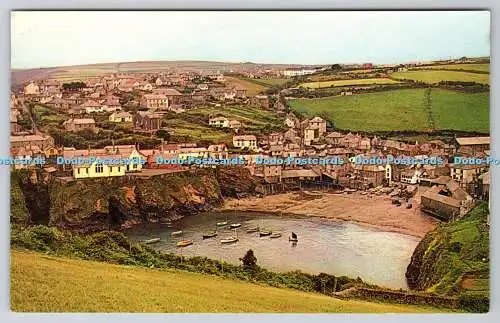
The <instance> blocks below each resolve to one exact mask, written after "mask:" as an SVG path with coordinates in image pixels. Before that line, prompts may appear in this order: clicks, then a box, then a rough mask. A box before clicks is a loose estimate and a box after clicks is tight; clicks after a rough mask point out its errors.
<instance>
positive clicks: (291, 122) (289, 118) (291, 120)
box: [284, 113, 300, 128]
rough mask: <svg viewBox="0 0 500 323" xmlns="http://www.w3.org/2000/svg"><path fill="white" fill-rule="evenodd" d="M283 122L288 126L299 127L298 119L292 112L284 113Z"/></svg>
mask: <svg viewBox="0 0 500 323" xmlns="http://www.w3.org/2000/svg"><path fill="white" fill-rule="evenodd" d="M284 123H285V125H286V126H287V127H288V128H299V127H300V121H299V119H298V118H297V117H296V116H295V115H294V114H293V113H288V114H287V115H286V117H285V121H284Z"/></svg>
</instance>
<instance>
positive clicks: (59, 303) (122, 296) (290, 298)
mask: <svg viewBox="0 0 500 323" xmlns="http://www.w3.org/2000/svg"><path fill="white" fill-rule="evenodd" d="M10 264H11V267H10V274H11V275H10V279H11V280H10V287H11V295H10V301H11V304H10V305H11V310H12V311H15V312H134V313H138V312H155V313H217V312H226V313H228V312H229V313H231V312H232V313H234V312H247V313H252V312H254V313H255V312H267V313H272V312H279V313H284V312H288V313H311V312H333V313H335V312H341V313H353V312H358V313H368V312H374V313H394V312H421V313H422V312H438V310H437V309H434V308H431V307H421V306H412V305H393V304H383V303H370V302H367V301H358V300H339V299H335V298H331V297H328V296H323V295H318V294H313V293H305V292H299V291H296V290H291V289H284V288H281V289H279V288H274V287H267V286H261V285H257V284H251V283H246V282H242V281H234V280H229V279H222V278H218V277H214V276H209V275H203V274H197V273H189V272H184V271H177V270H157V269H146V268H139V267H133V266H119V265H111V264H107V263H99V262H93V261H84V260H73V259H68V258H57V257H52V256H47V255H42V254H37V253H32V252H22V251H17V250H12V251H11V257H10Z"/></svg>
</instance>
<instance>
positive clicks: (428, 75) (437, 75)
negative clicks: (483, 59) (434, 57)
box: [392, 70, 490, 84]
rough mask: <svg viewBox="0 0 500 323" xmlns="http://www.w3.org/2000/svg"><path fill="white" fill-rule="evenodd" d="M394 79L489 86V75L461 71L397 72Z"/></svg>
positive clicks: (393, 75)
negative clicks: (460, 82)
mask: <svg viewBox="0 0 500 323" xmlns="http://www.w3.org/2000/svg"><path fill="white" fill-rule="evenodd" d="M392 77H393V78H395V79H399V80H413V81H420V82H424V83H429V84H435V83H439V82H441V81H462V82H476V83H481V84H489V82H490V80H489V77H490V76H489V74H479V73H467V72H460V71H451V70H450V71H432V70H420V71H407V72H395V73H393V74H392Z"/></svg>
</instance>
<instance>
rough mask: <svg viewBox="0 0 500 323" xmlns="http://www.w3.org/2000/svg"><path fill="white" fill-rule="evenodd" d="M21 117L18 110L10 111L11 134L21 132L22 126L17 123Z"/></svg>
mask: <svg viewBox="0 0 500 323" xmlns="http://www.w3.org/2000/svg"><path fill="white" fill-rule="evenodd" d="M20 116H21V113H20V112H19V110H17V109H11V110H10V132H11V133H12V134H15V133H18V132H20V131H21V126H20V125H19V124H18V123H17V118H18V117H20Z"/></svg>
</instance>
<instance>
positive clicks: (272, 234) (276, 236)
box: [269, 232, 281, 239]
mask: <svg viewBox="0 0 500 323" xmlns="http://www.w3.org/2000/svg"><path fill="white" fill-rule="evenodd" d="M279 237H281V232H273V233H271V235H270V236H269V238H271V239H276V238H279Z"/></svg>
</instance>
